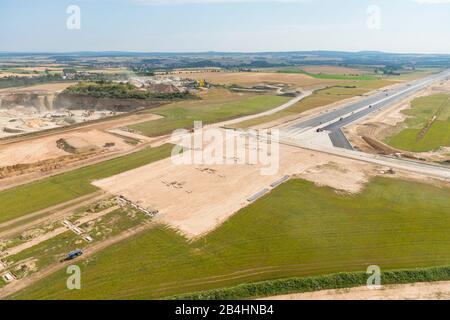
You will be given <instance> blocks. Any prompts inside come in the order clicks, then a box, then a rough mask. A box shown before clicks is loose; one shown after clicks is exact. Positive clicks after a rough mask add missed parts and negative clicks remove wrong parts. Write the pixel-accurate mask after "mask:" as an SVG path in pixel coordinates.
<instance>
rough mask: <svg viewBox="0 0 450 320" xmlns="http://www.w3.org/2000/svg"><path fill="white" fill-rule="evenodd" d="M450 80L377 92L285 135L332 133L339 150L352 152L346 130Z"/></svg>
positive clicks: (429, 79)
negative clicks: (314, 132) (377, 112)
mask: <svg viewBox="0 0 450 320" xmlns="http://www.w3.org/2000/svg"><path fill="white" fill-rule="evenodd" d="M449 77H450V70H446V71H444V72H441V73H438V74H434V75H431V76H429V77H427V78H424V79H420V80H416V81H412V82H409V83H405V84H403V85H399V86H397V87H395V88H392V89H388V90H385V91H383V92H380V93H376V94H374V95H371V96H369V97H367V98H364V99H361V100H359V101H357V102H352V103H349V104H348V105H346V106H344V107H342V108H339V109H336V110H333V111H330V112H327V113H324V114H320V115H318V116H316V117H314V118H312V119H308V120H306V121H302V122H299V123H296V124H293V125H291V126H289V127H287V128H285V129H283V133H284V134H285V135H287V136H291V137H292V136H296V135H301V134H302V133H303V132H305V131H308V130H310V129H312V128H321V129H323V130H325V131H329V132H330V133H329V136H330V139H331V141H332V143H333V145H334V146H335V147H339V148H345V149H350V150H351V149H352V146H351V144H350V143H349V142H348V140H347V138H346V137H345V135H344V134H343V133H342V130H341V129H342V127H344V126H346V125H349V124H351V123H353V122H355V121H357V120H359V119H361V118H362V117H365V116H367V115H368V114H370V113H372V112H376V111H378V110H380V109H381V108H384V107H387V106H390V105H392V104H394V103H396V102H398V101H400V100H402V99H405V98H406V97H408V96H410V95H412V94H414V93H416V92H417V91H419V90H421V89H423V88H425V87H427V86H429V85H430V84H432V83H434V82H437V81H440V80H444V79H447V78H449Z"/></svg>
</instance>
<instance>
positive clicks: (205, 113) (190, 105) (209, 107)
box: [129, 94, 289, 136]
mask: <svg viewBox="0 0 450 320" xmlns="http://www.w3.org/2000/svg"><path fill="white" fill-rule="evenodd" d="M287 101H289V98H287V97H279V96H268V95H259V96H251V95H248V94H246V95H243V96H241V95H237V94H235V95H234V96H233V97H227V98H226V99H223V98H219V99H206V100H202V101H195V102H180V103H174V104H170V105H166V106H163V107H159V108H157V109H152V110H151V113H154V114H158V115H161V116H163V117H164V118H163V119H159V120H155V121H147V122H142V123H138V124H135V125H132V126H130V127H129V128H131V129H133V130H136V131H139V132H141V133H142V134H144V135H147V136H159V135H164V134H169V133H171V132H173V131H174V130H176V129H191V128H193V126H194V121H203V123H204V124H209V123H214V122H220V121H225V120H229V119H233V118H238V117H242V116H246V115H251V114H256V113H260V112H264V111H267V110H270V109H273V108H276V107H278V106H280V105H282V104H284V103H285V102H287Z"/></svg>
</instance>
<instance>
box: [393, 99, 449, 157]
mask: <svg viewBox="0 0 450 320" xmlns="http://www.w3.org/2000/svg"><path fill="white" fill-rule="evenodd" d="M402 112H403V113H404V114H405V115H406V116H407V118H406V120H405V121H404V123H402V124H400V127H401V128H403V129H402V130H401V131H400V132H398V133H397V134H395V135H393V136H390V137H387V138H386V139H385V142H386V143H387V144H389V145H391V146H392V147H395V148H397V149H401V150H405V151H412V152H427V151H436V150H438V149H439V148H441V147H449V146H450V95H448V94H437V95H432V96H426V97H420V98H417V99H415V100H414V101H412V103H411V108H410V109H406V110H403V111H402Z"/></svg>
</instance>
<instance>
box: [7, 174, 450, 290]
mask: <svg viewBox="0 0 450 320" xmlns="http://www.w3.org/2000/svg"><path fill="white" fill-rule="evenodd" d="M448 212H450V189H448V188H440V187H435V186H431V185H428V184H421V183H418V182H411V181H405V180H394V179H391V178H384V177H383V178H382V177H377V178H374V179H373V180H372V181H371V182H370V183H369V184H368V185H367V186H366V188H365V189H364V191H362V192H361V193H359V194H346V193H337V192H336V191H335V190H334V189H331V188H329V187H319V186H316V185H314V184H313V183H311V182H306V181H304V180H299V179H294V180H290V181H289V182H287V183H285V184H283V185H281V186H280V187H278V188H277V189H275V190H274V191H272V192H271V193H270V194H268V195H267V196H265V197H263V198H261V199H260V200H258V201H257V202H255V203H253V204H252V205H250V206H248V207H246V208H244V209H242V210H241V211H240V212H239V213H237V214H236V215H234V216H233V217H232V218H230V219H229V220H228V221H227V222H226V223H225V224H223V225H222V226H221V227H220V228H219V229H217V230H215V231H213V232H212V233H210V234H208V235H207V236H205V237H203V238H200V239H197V240H195V241H193V242H188V241H186V239H184V238H183V237H182V236H180V235H179V234H178V233H176V232H174V231H172V230H170V229H168V228H165V227H164V226H161V227H157V228H155V229H152V230H148V231H146V232H145V233H142V234H140V235H137V236H134V237H133V238H130V239H128V240H125V241H123V242H121V243H119V244H116V245H114V246H113V247H110V248H107V249H105V250H104V251H102V252H100V253H98V254H97V255H95V256H93V257H90V258H89V259H88V260H81V261H79V262H78V264H79V265H80V267H81V268H82V290H75V291H69V290H67V289H66V278H67V275H66V273H65V270H61V271H58V272H57V273H55V274H53V275H51V276H49V277H48V278H45V279H42V280H40V281H39V282H37V283H36V284H34V285H33V286H31V287H29V288H27V289H25V290H24V291H22V292H19V293H18V294H16V295H14V296H12V297H11V298H20V299H24V298H27V299H29V298H32V299H87V298H89V299H148V298H164V297H169V296H172V295H176V294H182V293H189V292H193V291H199V290H208V289H214V288H227V287H231V286H234V285H237V284H240V283H248V282H255V281H263V280H270V279H286V278H290V277H310V276H319V275H324V274H333V273H337V272H358V271H360V272H364V271H365V270H366V268H367V266H369V265H373V264H376V265H379V266H380V267H381V269H382V270H383V271H388V270H397V269H403V268H406V269H407V268H411V269H415V268H421V267H432V266H441V265H448V264H450V250H449V249H450V242H449V239H448V228H449V227H450V215H449V214H448ZM408 279H409V280H410V281H414V279H411V278H408ZM402 280H404V279H402Z"/></svg>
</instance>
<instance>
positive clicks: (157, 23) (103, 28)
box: [0, 0, 450, 53]
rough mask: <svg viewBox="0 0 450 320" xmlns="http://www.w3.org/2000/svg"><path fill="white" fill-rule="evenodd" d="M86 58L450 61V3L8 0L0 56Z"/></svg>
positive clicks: (2, 11)
mask: <svg viewBox="0 0 450 320" xmlns="http://www.w3.org/2000/svg"><path fill="white" fill-rule="evenodd" d="M70 5H76V6H78V7H79V8H80V13H81V14H80V17H81V19H80V29H73V30H70V29H68V27H67V20H68V18H71V17H72V18H76V15H75V16H73V15H71V14H68V13H67V9H68V7H69V6H70ZM69 22H71V26H76V22H77V20H76V19H75V20H73V19H71V20H70V21H69ZM85 50H89V51H91V50H92V51H103V50H122V51H148V52H162V51H164V52H168V51H171V52H172V51H174V52H175V51H176V52H180V51H297V50H345V51H359V50H381V51H390V52H416V53H432V52H434V53H450V0H373V1H366V0H69V1H66V0H33V1H30V0H0V51H85Z"/></svg>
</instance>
